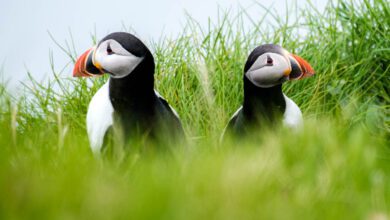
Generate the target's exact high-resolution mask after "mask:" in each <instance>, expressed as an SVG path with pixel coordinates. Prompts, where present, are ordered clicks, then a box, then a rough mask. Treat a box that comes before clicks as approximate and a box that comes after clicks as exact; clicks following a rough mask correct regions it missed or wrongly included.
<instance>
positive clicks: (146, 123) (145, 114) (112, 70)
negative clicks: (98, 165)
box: [73, 32, 185, 154]
mask: <svg viewBox="0 0 390 220" xmlns="http://www.w3.org/2000/svg"><path fill="white" fill-rule="evenodd" d="M154 72H155V63H154V58H153V55H152V53H151V52H150V51H149V49H148V48H147V47H146V46H145V44H144V43H143V42H142V41H141V40H140V39H138V38H137V37H135V36H134V35H132V34H130V33H126V32H114V33H111V34H109V35H107V36H106V37H104V38H103V39H102V40H101V41H100V42H99V43H98V44H97V45H96V46H94V47H92V48H90V49H88V50H87V51H86V52H84V53H83V54H82V55H81V56H80V57H79V58H78V59H77V60H76V63H75V66H74V70H73V76H74V77H92V76H101V75H103V74H108V75H109V79H108V81H107V82H106V83H105V84H104V85H103V86H102V87H101V88H100V89H99V90H98V91H97V92H96V94H95V95H94V96H93V97H92V99H91V101H90V103H89V107H88V111H87V118H86V124H87V133H88V138H89V142H90V146H91V149H92V151H93V152H94V153H97V154H100V153H101V151H102V148H104V146H106V145H107V143H106V142H107V140H109V138H108V137H111V138H112V137H120V138H121V139H123V140H121V141H122V142H120V143H125V144H126V143H129V142H131V140H132V139H136V140H138V141H139V140H141V139H143V138H146V139H150V140H154V141H157V142H156V143H158V142H164V141H165V143H168V142H167V141H168V140H172V141H174V142H169V143H175V141H176V140H178V139H182V138H183V137H184V135H185V133H184V130H183V127H182V124H181V121H180V118H179V116H178V114H177V112H176V111H175V110H174V109H173V108H172V107H171V106H170V105H169V104H168V102H167V101H166V100H165V99H164V98H163V97H162V96H161V95H160V94H159V93H158V92H157V91H156V90H155V89H154ZM115 132H117V133H120V134H121V135H114V136H113V133H115ZM129 145H131V144H129Z"/></svg>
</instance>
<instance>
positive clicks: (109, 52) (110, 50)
mask: <svg viewBox="0 0 390 220" xmlns="http://www.w3.org/2000/svg"><path fill="white" fill-rule="evenodd" d="M106 51H107V54H108V55H111V54H113V53H114V52H113V51H112V49H111V46H110V44H108V46H107V50H106Z"/></svg>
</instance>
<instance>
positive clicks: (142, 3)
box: [0, 0, 325, 86]
mask: <svg viewBox="0 0 390 220" xmlns="http://www.w3.org/2000/svg"><path fill="white" fill-rule="evenodd" d="M257 2H260V3H261V4H264V5H266V6H270V5H272V4H273V5H274V7H275V8H280V10H282V11H284V10H285V7H284V5H285V2H286V1H285V0H275V1H265V0H258V1H257ZM313 2H314V4H316V5H317V7H318V8H319V9H320V10H321V9H323V8H324V6H325V2H324V1H320V0H318V1H313ZM253 3H254V1H253V0H240V1H238V0H196V1H190V0H161V1H158V0H154V1H152V0H138V1H134V0H132V1H126V0H109V1H107V0H106V1H102V0H84V1H80V0H67V1H65V0H62V1H61V0H51V1H50V0H12V1H11V0H0V42H2V47H1V49H0V65H1V66H2V69H3V70H2V73H1V74H2V77H1V78H2V80H10V81H11V86H12V85H16V84H17V83H18V82H19V81H23V80H25V79H26V72H27V69H28V70H29V71H30V72H31V73H32V74H33V75H34V76H35V77H36V78H38V79H44V77H46V76H47V75H48V74H50V72H51V71H50V61H49V51H50V50H51V51H52V52H53V57H54V64H55V68H56V69H57V70H60V69H62V67H63V66H64V65H65V64H66V63H67V62H68V61H69V59H68V58H67V57H66V56H65V55H64V53H63V52H61V50H60V49H59V48H58V47H57V46H55V44H54V42H53V41H52V40H51V39H50V37H49V35H48V31H50V32H51V33H52V35H53V36H54V38H55V39H56V40H57V41H59V42H60V43H64V42H65V40H69V39H70V37H69V30H71V32H72V34H73V38H74V40H75V46H76V50H77V52H78V53H79V54H80V53H82V52H83V51H84V50H85V49H87V48H89V47H90V46H91V37H90V36H91V33H93V32H94V31H95V29H96V33H97V37H98V38H102V37H104V36H105V35H106V34H107V33H109V32H113V31H118V30H121V29H122V26H123V24H124V25H125V26H126V27H127V26H131V27H132V28H133V29H134V30H135V31H136V32H137V34H138V36H140V37H141V38H142V40H143V41H144V42H146V43H147V42H149V41H150V40H152V39H154V40H158V38H159V37H160V36H161V35H163V36H175V35H176V34H177V33H179V32H180V31H181V29H182V26H183V24H184V22H185V12H187V13H188V14H190V15H191V16H192V17H194V18H195V19H196V20H197V21H199V22H200V24H201V25H206V24H207V19H208V18H209V17H210V18H211V20H216V19H217V17H218V15H217V12H218V7H220V8H221V9H229V8H231V9H233V10H234V9H237V6H239V5H241V6H242V7H244V8H248V7H249V13H250V14H251V15H253V16H259V17H260V16H261V14H260V13H261V12H262V11H261V10H260V8H259V7H253V8H251V7H250V6H252V5H253ZM67 71H69V76H70V75H71V67H69V68H67Z"/></svg>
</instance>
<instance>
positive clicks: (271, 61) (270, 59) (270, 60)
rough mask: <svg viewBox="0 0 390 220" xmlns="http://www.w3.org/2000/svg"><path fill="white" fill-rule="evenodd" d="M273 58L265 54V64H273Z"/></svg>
mask: <svg viewBox="0 0 390 220" xmlns="http://www.w3.org/2000/svg"><path fill="white" fill-rule="evenodd" d="M273 63H274V60H273V59H272V58H271V56H270V55H267V64H273Z"/></svg>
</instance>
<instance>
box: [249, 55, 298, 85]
mask: <svg viewBox="0 0 390 220" xmlns="http://www.w3.org/2000/svg"><path fill="white" fill-rule="evenodd" d="M290 72H291V64H290V60H289V59H288V58H287V56H283V55H280V54H277V53H264V54H262V55H261V56H259V57H258V58H257V59H256V61H255V62H254V63H253V64H252V66H251V67H250V68H249V70H248V71H247V72H246V73H245V76H246V77H247V78H248V79H249V81H251V82H252V83H253V84H254V85H255V86H258V87H262V88H269V87H272V86H275V85H278V84H281V83H283V82H284V81H286V80H288V74H290Z"/></svg>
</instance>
